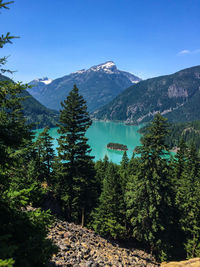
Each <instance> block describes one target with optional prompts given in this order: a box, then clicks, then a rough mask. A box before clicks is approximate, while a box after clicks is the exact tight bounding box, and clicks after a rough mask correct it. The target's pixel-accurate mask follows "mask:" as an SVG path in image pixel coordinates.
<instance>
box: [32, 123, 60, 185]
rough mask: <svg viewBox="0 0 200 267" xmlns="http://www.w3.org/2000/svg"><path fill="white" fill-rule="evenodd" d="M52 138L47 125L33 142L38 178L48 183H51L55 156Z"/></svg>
mask: <svg viewBox="0 0 200 267" xmlns="http://www.w3.org/2000/svg"><path fill="white" fill-rule="evenodd" d="M52 140H53V138H52V137H51V136H50V135H49V127H46V128H45V129H44V130H43V131H42V132H41V133H40V135H39V136H38V138H37V140H36V142H35V144H34V148H35V154H36V155H35V161H36V165H37V170H38V176H39V179H40V180H41V181H46V182H47V183H49V184H50V183H51V172H52V164H53V161H54V158H55V153H54V149H53V144H52Z"/></svg>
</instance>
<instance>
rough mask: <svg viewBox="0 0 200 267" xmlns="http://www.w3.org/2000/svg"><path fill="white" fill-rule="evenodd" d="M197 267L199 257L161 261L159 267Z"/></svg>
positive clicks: (199, 263)
mask: <svg viewBox="0 0 200 267" xmlns="http://www.w3.org/2000/svg"><path fill="white" fill-rule="evenodd" d="M185 266H187V267H199V266H200V258H194V259H190V260H186V261H179V262H178V261H172V262H168V263H166V262H163V263H162V264H161V267H185Z"/></svg>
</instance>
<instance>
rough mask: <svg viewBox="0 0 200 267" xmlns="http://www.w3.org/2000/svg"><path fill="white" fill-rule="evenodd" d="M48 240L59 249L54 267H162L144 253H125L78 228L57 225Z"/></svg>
mask: <svg viewBox="0 0 200 267" xmlns="http://www.w3.org/2000/svg"><path fill="white" fill-rule="evenodd" d="M49 238H50V239H52V240H53V241H54V242H55V244H56V245H57V246H58V247H59V252H58V253H57V255H54V256H53V258H52V262H51V265H52V266H67V267H101V266H104V267H108V266H115V267H128V266H141V267H145V266H147V267H154V266H159V264H157V263H156V262H155V260H154V259H153V257H152V256H151V255H149V254H147V253H145V252H144V251H141V250H136V249H126V248H123V247H120V246H119V245H118V244H115V243H113V242H110V241H108V240H106V239H103V238H101V237H100V236H99V235H97V234H95V232H94V231H91V230H88V229H87V228H82V227H81V226H79V225H75V224H72V223H67V222H63V221H57V222H56V223H55V224H54V225H53V227H52V228H51V230H50V232H49Z"/></svg>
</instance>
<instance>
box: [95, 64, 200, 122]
mask: <svg viewBox="0 0 200 267" xmlns="http://www.w3.org/2000/svg"><path fill="white" fill-rule="evenodd" d="M157 112H160V113H161V114H162V115H163V116H165V117H167V118H168V119H169V120H170V121H172V122H183V121H192V120H198V119H200V66H196V67H192V68H188V69H184V70H181V71H179V72H176V73H174V74H172V75H166V76H161V77H156V78H152V79H148V80H144V81H141V82H139V83H137V84H135V85H132V86H130V87H129V88H127V89H126V90H124V91H123V92H122V93H121V94H120V95H118V96H117V97H116V98H115V99H113V100H112V101H111V102H110V103H109V104H107V105H105V106H104V107H102V108H100V109H99V110H97V111H96V112H95V113H94V114H93V116H94V118H96V119H103V120H122V121H126V122H127V123H141V122H147V121H149V120H151V119H152V117H153V115H154V114H155V113H157Z"/></svg>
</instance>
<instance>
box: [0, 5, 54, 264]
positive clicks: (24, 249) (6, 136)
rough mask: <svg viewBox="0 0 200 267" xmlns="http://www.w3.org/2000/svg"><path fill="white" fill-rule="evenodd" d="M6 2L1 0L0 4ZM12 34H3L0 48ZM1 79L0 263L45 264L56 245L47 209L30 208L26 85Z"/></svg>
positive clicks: (32, 187) (32, 184)
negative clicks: (53, 243)
mask: <svg viewBox="0 0 200 267" xmlns="http://www.w3.org/2000/svg"><path fill="white" fill-rule="evenodd" d="M9 3H11V2H7V3H3V1H1V0H0V8H3V7H4V8H6V7H7V5H8V4H9ZM11 38H12V37H11V36H10V35H9V34H7V35H6V36H3V35H2V36H1V37H0V48H2V47H3V45H4V44H6V43H8V42H10V40H11ZM2 64H5V58H1V59H0V68H1V66H2ZM2 71H4V70H3V69H1V70H0V72H2ZM2 77H3V79H2ZM0 79H1V81H0V225H1V227H0V244H1V245H0V266H13V265H14V266H27V267H28V266H44V265H46V264H47V263H48V262H49V260H50V258H51V256H52V254H53V253H54V252H55V251H56V249H55V247H54V246H53V245H52V242H51V241H50V240H49V239H47V238H46V237H47V233H48V226H49V223H50V221H51V217H50V215H49V213H48V212H46V213H45V212H42V211H41V210H35V209H33V208H31V202H32V201H33V200H35V196H33V192H34V193H35V195H36V196H38V194H39V190H38V188H39V185H38V184H37V182H36V181H34V179H33V176H31V177H29V169H30V168H27V167H29V166H30V162H29V161H28V160H27V158H28V157H29V154H30V153H29V151H30V149H29V147H30V146H31V145H30V143H31V139H32V134H31V132H30V126H28V125H27V124H26V120H25V117H24V115H23V112H22V104H21V102H22V101H23V100H24V98H23V92H24V90H25V89H26V88H27V87H26V85H22V84H20V83H17V84H15V83H13V82H12V81H10V80H8V79H6V78H5V77H4V76H2V75H1V76H0ZM28 205H29V207H30V208H29V209H30V211H26V207H27V206H28Z"/></svg>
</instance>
